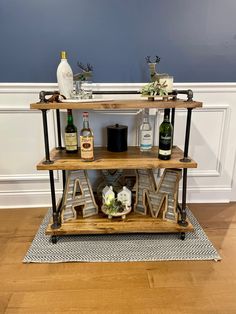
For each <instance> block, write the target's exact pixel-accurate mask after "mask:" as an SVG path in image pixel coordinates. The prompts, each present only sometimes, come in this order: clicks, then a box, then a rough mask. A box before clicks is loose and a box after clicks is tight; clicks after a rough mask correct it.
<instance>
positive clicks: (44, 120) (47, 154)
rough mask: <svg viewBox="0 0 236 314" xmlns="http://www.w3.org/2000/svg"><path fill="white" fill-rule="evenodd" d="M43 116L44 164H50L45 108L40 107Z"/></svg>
mask: <svg viewBox="0 0 236 314" xmlns="http://www.w3.org/2000/svg"><path fill="white" fill-rule="evenodd" d="M42 117H43V134H44V148H45V161H44V162H43V163H44V164H52V163H53V161H51V160H50V151H49V140H48V122H47V109H42Z"/></svg>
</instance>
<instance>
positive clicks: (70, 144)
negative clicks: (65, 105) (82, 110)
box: [65, 109, 78, 153]
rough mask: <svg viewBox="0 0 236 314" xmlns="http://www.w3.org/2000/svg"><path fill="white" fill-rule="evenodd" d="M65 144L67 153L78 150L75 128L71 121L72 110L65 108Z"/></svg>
mask: <svg viewBox="0 0 236 314" xmlns="http://www.w3.org/2000/svg"><path fill="white" fill-rule="evenodd" d="M65 146H66V152H67V153H76V152H77V151H78V136H77V128H76V126H75V125H74V122H73V115H72V110H71V109H67V126H66V127H65Z"/></svg>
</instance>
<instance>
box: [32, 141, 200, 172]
mask: <svg viewBox="0 0 236 314" xmlns="http://www.w3.org/2000/svg"><path fill="white" fill-rule="evenodd" d="M94 156H95V158H94V161H91V162H85V161H83V160H82V159H81V158H80V151H79V152H78V153H76V154H68V153H66V151H65V150H63V149H62V150H61V149H56V148H55V149H53V150H52V151H51V153H50V160H51V161H52V163H45V160H42V161H41V162H40V163H38V164H37V169H38V170H77V169H85V170H86V169H151V168H197V163H196V162H195V161H194V160H193V159H190V161H181V159H182V158H183V151H182V150H181V149H180V148H179V147H177V146H174V147H173V150H172V155H171V159H170V160H160V159H158V157H157V156H158V147H157V146H154V147H153V148H152V150H151V151H150V152H141V151H140V149H139V147H138V146H129V147H128V150H127V151H126V152H120V153H113V152H109V151H108V150H107V148H106V147H95V148H94Z"/></svg>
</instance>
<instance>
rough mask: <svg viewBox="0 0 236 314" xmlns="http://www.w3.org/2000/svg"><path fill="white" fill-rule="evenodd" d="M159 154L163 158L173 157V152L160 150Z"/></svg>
mask: <svg viewBox="0 0 236 314" xmlns="http://www.w3.org/2000/svg"><path fill="white" fill-rule="evenodd" d="M159 154H160V155H163V156H168V155H171V150H170V149H169V150H163V149H159Z"/></svg>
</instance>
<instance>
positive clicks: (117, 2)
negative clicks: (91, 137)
mask: <svg viewBox="0 0 236 314" xmlns="http://www.w3.org/2000/svg"><path fill="white" fill-rule="evenodd" d="M235 14H236V1H235V0H224V1H222V0H145V1H143V0H126V1H122V0H97V1H96V0H94V1H91V0H90V1H89V0H0V39H1V44H0V82H56V75H55V73H56V68H57V64H58V62H59V52H60V50H67V52H68V55H69V62H70V64H71V67H72V69H73V71H74V72H78V68H77V66H76V62H77V60H80V61H81V62H83V63H86V62H89V63H91V64H93V66H94V81H95V82H145V81H147V80H148V71H147V65H146V63H145V56H147V55H151V56H155V55H159V56H160V57H161V62H160V64H159V71H160V72H167V73H169V74H172V75H173V76H174V80H175V81H176V82H209V81H211V82H230V81H236V18H235Z"/></svg>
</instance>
